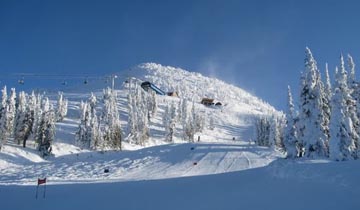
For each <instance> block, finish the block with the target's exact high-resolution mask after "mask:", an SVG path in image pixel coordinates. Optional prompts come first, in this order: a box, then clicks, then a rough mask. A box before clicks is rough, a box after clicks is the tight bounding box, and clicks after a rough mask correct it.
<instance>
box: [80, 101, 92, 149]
mask: <svg viewBox="0 0 360 210" xmlns="http://www.w3.org/2000/svg"><path fill="white" fill-rule="evenodd" d="M90 121H91V112H90V105H89V104H88V103H82V105H81V121H80V124H79V127H78V131H77V132H76V144H77V145H78V146H79V147H80V148H85V149H89V148H90V144H91V138H90V132H89V128H90Z"/></svg>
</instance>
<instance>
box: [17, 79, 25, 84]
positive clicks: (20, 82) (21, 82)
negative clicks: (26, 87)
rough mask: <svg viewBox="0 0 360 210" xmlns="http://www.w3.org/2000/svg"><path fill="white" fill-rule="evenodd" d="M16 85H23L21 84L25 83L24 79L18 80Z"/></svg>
mask: <svg viewBox="0 0 360 210" xmlns="http://www.w3.org/2000/svg"><path fill="white" fill-rule="evenodd" d="M18 83H19V84H20V85H23V84H24V83H25V81H24V77H21V78H20V79H19V80H18Z"/></svg>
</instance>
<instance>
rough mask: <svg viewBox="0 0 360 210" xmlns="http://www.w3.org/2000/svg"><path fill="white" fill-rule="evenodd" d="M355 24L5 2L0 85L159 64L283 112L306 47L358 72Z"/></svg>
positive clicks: (162, 6) (183, 8) (129, 6)
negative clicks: (228, 86) (18, 77)
mask: <svg viewBox="0 0 360 210" xmlns="http://www.w3.org/2000/svg"><path fill="white" fill-rule="evenodd" d="M359 21H360V1H356V0H353V1H350V0H342V1H340V0H336V1H335V0H318V1H316V0H311V1H310V0H301V1H300V0H298V1H292V0H286V1H285V0H273V1H270V0H268V1H266V0H244V1H243V0H238V1H226V0H219V1H211V0H209V1H200V0H199V1H196V0H193V1H188V0H178V1H169V0H168V1H166V0H164V1H160V0H143V1H139V0H122V1H121V0H119V1H107V0H101V1H92V0H86V1H76V0H71V1H67V0H62V1H60V0H59V1H56V0H49V1H45V0H43V1H39V0H32V1H27V0H24V1H17V0H0V71H1V76H0V81H1V83H0V85H4V84H6V83H8V82H9V79H8V78H7V79H6V78H5V76H6V75H12V74H14V73H38V74H45V73H52V74H80V75H86V74H89V75H94V74H96V75H102V74H109V73H113V72H119V71H121V70H124V69H127V68H129V67H132V66H134V65H137V64H139V63H143V62H156V63H160V64H163V65H171V66H176V67H181V68H184V69H187V70H191V71H197V72H201V73H203V74H204V75H207V76H213V77H217V78H219V79H222V80H225V81H227V82H229V83H232V84H235V85H237V86H240V87H241V88H243V89H245V90H248V91H250V92H251V93H254V94H255V95H257V96H259V97H260V98H263V99H264V100H265V101H268V102H269V103H270V104H272V105H274V106H275V107H276V108H278V109H285V108H286V91H287V88H286V87H287V85H291V86H292V88H293V89H294V93H293V94H294V96H295V97H296V96H297V95H298V86H299V75H300V71H302V69H303V61H304V50H305V47H306V46H309V47H310V48H311V49H312V51H313V54H314V56H315V59H317V61H318V64H319V67H320V68H321V70H324V66H325V62H328V63H329V68H330V73H331V74H332V72H333V71H334V68H335V65H337V64H338V62H339V61H338V60H339V59H338V58H339V55H340V53H344V54H347V53H350V54H351V55H352V56H353V57H354V59H355V62H357V63H359V66H360V48H359V39H360V27H359V24H360V23H359ZM1 77H2V78H1ZM41 83H43V81H36V84H38V85H40V84H41ZM52 85H56V84H55V83H52ZM59 85H60V84H59Z"/></svg>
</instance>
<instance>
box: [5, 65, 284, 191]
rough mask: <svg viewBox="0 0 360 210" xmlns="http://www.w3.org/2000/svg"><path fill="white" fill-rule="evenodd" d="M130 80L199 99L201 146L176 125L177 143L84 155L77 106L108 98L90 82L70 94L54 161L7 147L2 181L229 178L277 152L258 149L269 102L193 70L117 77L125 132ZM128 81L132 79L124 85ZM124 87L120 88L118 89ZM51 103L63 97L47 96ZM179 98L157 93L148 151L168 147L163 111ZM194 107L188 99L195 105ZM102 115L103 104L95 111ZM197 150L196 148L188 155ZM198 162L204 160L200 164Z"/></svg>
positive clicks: (143, 70)
mask: <svg viewBox="0 0 360 210" xmlns="http://www.w3.org/2000/svg"><path fill="white" fill-rule="evenodd" d="M130 80H131V83H134V82H141V81H150V82H153V83H154V84H155V85H157V86H158V87H159V88H161V89H162V90H164V91H178V92H179V95H180V97H183V98H187V99H188V100H189V101H194V103H195V108H196V111H197V112H201V113H203V114H204V116H205V118H206V124H207V125H206V126H205V129H204V130H203V131H202V132H201V133H196V137H195V139H196V140H197V139H198V137H200V144H199V145H196V146H193V145H189V144H183V143H186V142H185V141H184V140H183V139H182V127H181V125H180V124H178V125H176V131H175V137H174V142H175V143H182V145H181V144H180V145H178V144H175V145H167V146H166V145H164V146H159V147H154V148H149V149H142V150H138V151H133V152H132V151H131V150H137V149H141V148H142V147H140V146H138V145H132V144H129V143H127V142H124V145H123V148H125V150H128V151H122V152H106V153H105V154H102V153H99V152H93V151H88V150H81V149H80V148H78V147H77V146H75V132H76V130H77V128H78V124H79V122H80V121H79V115H80V111H79V105H80V102H81V101H86V100H87V99H88V98H89V97H90V92H94V94H95V95H96V96H97V98H98V99H101V97H102V91H101V90H99V88H98V87H99V86H100V83H97V84H94V83H89V84H87V85H86V86H85V87H86V92H84V90H85V89H81V88H76V89H73V90H72V91H67V92H64V96H65V97H66V98H67V99H68V100H69V111H68V116H67V117H66V118H65V120H64V121H63V122H59V123H57V125H56V129H57V130H56V139H55V141H54V145H53V153H54V155H55V156H54V157H52V158H50V159H48V160H43V159H42V158H40V157H39V156H38V154H37V151H36V150H35V145H34V142H33V141H31V140H30V141H28V148H26V149H23V148H21V147H19V146H16V145H11V143H9V144H8V145H6V146H5V147H4V149H3V151H2V152H1V153H0V169H1V170H0V177H1V178H0V184H32V183H33V181H34V180H35V179H36V178H37V177H43V176H46V177H49V178H50V180H52V182H53V183H65V182H66V183H67V182H83V181H87V182H92V181H104V174H103V173H102V171H103V169H104V168H110V169H111V172H112V173H110V174H108V177H107V180H125V181H126V180H141V179H160V178H170V177H180V176H192V175H204V174H215V173H225V172H231V171H237V170H244V169H249V168H254V167H260V166H264V165H267V164H269V163H270V162H271V161H272V160H274V159H275V157H277V156H279V154H277V153H275V152H274V151H273V150H272V149H265V148H261V147H256V146H254V144H253V142H252V141H251V140H252V138H253V119H254V117H256V116H257V115H273V114H278V112H277V111H276V110H275V109H274V108H273V107H271V106H270V105H269V104H267V103H265V102H263V101H262V100H260V99H258V98H256V97H255V96H252V95H251V94H249V93H247V92H246V91H244V90H242V89H240V88H237V87H235V86H232V85H228V84H226V83H225V82H222V81H219V80H217V79H213V78H208V77H205V76H202V75H201V74H199V73H193V72H188V71H185V70H182V69H179V68H173V67H165V66H161V65H159V64H153V63H146V64H141V65H139V66H136V67H134V68H131V69H129V70H127V71H124V72H122V73H119V74H118V78H117V79H116V84H118V85H117V86H116V87H117V88H116V89H117V95H118V107H119V111H120V118H121V123H122V129H123V131H124V132H125V134H126V132H127V120H128V113H127V95H128V88H129V83H128V82H129V81H130ZM125 81H127V82H125ZM119 84H120V85H119ZM47 96H48V97H50V99H52V100H51V102H52V103H55V102H56V97H57V94H54V93H49V94H47ZM203 97H208V98H214V99H215V100H216V101H220V102H221V103H222V104H223V106H221V107H220V108H219V107H217V108H216V107H214V106H211V107H206V106H204V105H202V104H200V103H199V102H200V100H201V99H202V98H203ZM179 100H180V99H179V98H176V97H170V96H157V101H158V106H159V108H158V112H157V114H156V116H155V117H153V118H152V119H151V121H150V139H149V141H148V142H147V143H146V146H156V145H163V144H166V142H164V140H165V130H164V126H163V125H162V118H163V115H164V110H165V109H166V107H167V105H168V104H171V103H174V104H178V103H179ZM189 103H190V102H189ZM97 108H98V111H99V112H100V111H101V109H102V107H101V103H100V105H99V106H98V107H97ZM210 116H212V118H213V119H215V120H214V121H215V122H214V124H215V128H214V129H213V130H212V129H209V126H208V123H209V118H210ZM191 147H195V149H194V150H190V148H191ZM194 162H196V163H198V165H197V166H196V167H194V165H193V164H194Z"/></svg>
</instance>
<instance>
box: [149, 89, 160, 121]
mask: <svg viewBox="0 0 360 210" xmlns="http://www.w3.org/2000/svg"><path fill="white" fill-rule="evenodd" d="M157 108H158V105H157V101H156V93H155V91H150V95H149V96H148V109H149V111H150V113H151V117H155V115H156V113H157ZM149 120H150V119H149Z"/></svg>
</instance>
